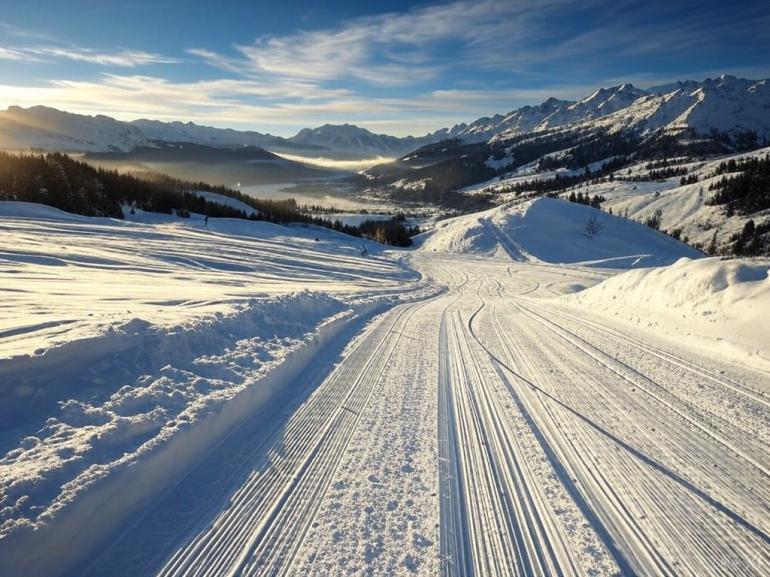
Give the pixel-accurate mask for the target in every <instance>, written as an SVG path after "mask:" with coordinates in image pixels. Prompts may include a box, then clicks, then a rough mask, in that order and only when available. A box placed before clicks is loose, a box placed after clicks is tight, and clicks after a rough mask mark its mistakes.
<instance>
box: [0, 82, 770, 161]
mask: <svg viewBox="0 0 770 577" xmlns="http://www.w3.org/2000/svg"><path fill="white" fill-rule="evenodd" d="M562 128H578V129H581V130H592V129H601V130H604V131H608V132H610V133H617V132H622V131H635V132H637V133H640V134H644V133H649V132H651V131H656V130H662V131H667V132H675V133H681V132H682V130H689V132H694V133H696V134H701V135H709V134H710V133H711V132H712V131H713V130H717V131H719V132H722V133H745V132H755V133H756V134H757V136H758V138H759V140H760V143H761V141H763V140H770V84H769V82H768V80H758V81H757V80H746V79H740V78H735V77H733V76H727V75H722V76H720V77H719V78H716V79H707V80H704V81H703V82H697V81H691V80H688V81H683V82H676V83H672V84H666V85H662V86H657V87H652V88H650V89H647V90H644V89H640V88H637V87H635V86H633V85H631V84H627V83H626V84H620V85H617V86H613V87H610V88H600V89H598V90H596V91H595V92H594V93H593V94H591V95H590V96H587V97H586V98H583V99H580V100H577V101H567V100H559V99H556V98H549V99H548V100H546V101H545V102H543V103H541V104H538V105H536V106H523V107H521V108H518V109H516V110H513V111H511V112H509V113H508V114H497V115H494V116H492V117H483V118H479V119H478V120H475V121H474V122H471V123H470V124H465V123H463V124H458V125H455V126H453V127H452V128H446V129H441V130H438V131H436V132H433V133H431V134H426V135H424V136H421V137H413V136H407V137H403V138H399V137H395V136H390V135H386V134H375V133H373V132H371V131H369V130H367V129H365V128H361V127H358V126H354V125H351V124H342V125H331V124H325V125H323V126H320V127H318V128H305V129H302V130H301V131H300V132H299V133H298V134H296V135H295V136H293V137H291V138H282V137H279V136H273V135H270V134H263V133H260V132H254V131H239V130H233V129H222V128H213V127H208V126H200V125H197V124H193V123H191V122H186V123H184V122H161V121H158V120H147V119H142V120H135V121H133V122H121V121H118V120H115V119H114V118H110V117H108V116H102V115H99V116H84V115H79V114H72V113H68V112H63V111H60V110H56V109H53V108H48V107H43V106H34V107H31V108H26V109H24V108H20V107H18V106H12V107H10V108H9V109H8V110H7V111H4V112H0V147H2V148H11V149H27V148H41V149H45V150H63V151H73V152H85V151H90V152H115V151H124V152H126V151H129V150H132V149H133V148H135V147H137V146H146V145H151V144H152V143H153V142H190V143H194V144H200V145H204V146H212V147H219V148H237V147H241V146H258V147H261V148H267V149H269V150H274V151H279V152H297V151H308V152H310V151H312V153H313V154H315V155H318V156H332V157H333V156H334V155H335V153H340V154H346V155H350V154H357V155H382V156H401V155H404V154H406V153H408V152H411V151H413V150H416V149H418V148H420V147H421V146H424V145H427V144H431V143H434V142H438V141H441V140H444V139H447V138H456V139H460V140H461V141H463V142H466V143H477V142H485V141H488V140H491V139H494V140H497V141H500V140H506V139H510V138H514V137H516V136H518V135H521V134H526V133H529V132H533V133H540V132H545V131H552V130H557V129H562Z"/></svg>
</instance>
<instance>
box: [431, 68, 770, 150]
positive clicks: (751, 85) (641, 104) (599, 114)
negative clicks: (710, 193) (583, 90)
mask: <svg viewBox="0 0 770 577" xmlns="http://www.w3.org/2000/svg"><path fill="white" fill-rule="evenodd" d="M567 126H579V127H580V128H592V127H596V128H603V129H609V131H610V132H619V131H623V130H635V131H638V132H650V131H653V130H659V129H662V130H665V131H673V132H679V131H681V130H683V129H691V130H692V131H694V132H695V133H697V134H702V135H707V134H710V133H711V132H712V130H717V131H719V132H728V133H729V132H734V133H739V132H756V133H757V135H758V137H759V138H760V139H762V138H770V83H769V82H768V80H759V81H757V80H746V79H741V78H735V77H734V76H728V75H722V76H720V77H719V78H716V79H707V80H704V81H703V82H697V81H692V80H688V81H683V82H676V83H672V84H666V85H662V86H657V87H652V88H650V89H647V90H645V89H641V88H637V87H635V86H633V85H631V84H621V85H618V86H613V87H611V88H600V89H599V90H597V91H596V92H594V93H593V94H591V95H590V96H588V97H586V98H583V99H581V100H578V101H574V102H573V101H565V100H557V99H555V98H549V99H548V100H546V101H545V102H543V103H542V104H539V105H537V106H524V107H522V108H518V109H516V110H514V111H512V112H509V113H508V114H506V115H495V116H493V117H491V118H488V117H485V118H480V119H478V120H476V121H475V122H472V123H471V124H468V125H466V124H459V125H456V126H454V127H453V128H452V129H450V130H449V131H447V132H446V134H447V137H450V138H459V139H461V140H463V141H464V142H483V141H486V140H489V139H491V138H495V139H497V140H504V139H507V138H512V137H515V136H517V135H520V134H525V133H527V132H540V131H545V130H551V129H557V128H562V127H567Z"/></svg>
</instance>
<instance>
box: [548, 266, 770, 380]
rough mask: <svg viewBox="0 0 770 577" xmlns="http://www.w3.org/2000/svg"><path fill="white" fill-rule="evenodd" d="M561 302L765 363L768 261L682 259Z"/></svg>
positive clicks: (769, 347) (769, 356) (769, 350)
mask: <svg viewBox="0 0 770 577" xmlns="http://www.w3.org/2000/svg"><path fill="white" fill-rule="evenodd" d="M562 300H563V301H564V302H566V303H572V304H576V305H580V306H581V308H583V309H588V308H590V309H592V310H601V311H603V313H604V314H609V315H613V316H615V317H618V318H621V319H623V320H625V321H627V322H631V323H635V324H637V325H642V326H647V327H648V328H650V329H653V330H655V331H656V332H660V331H663V332H666V333H668V334H669V335H671V336H676V337H677V338H684V337H686V336H694V337H696V338H698V339H699V340H700V341H702V342H703V343H704V344H706V345H708V344H711V345H712V346H713V348H714V349H715V350H718V351H719V354H720V355H724V354H726V353H727V349H733V353H736V352H739V353H742V355H741V356H743V355H746V354H748V355H750V356H755V359H756V357H757V356H758V357H759V358H760V359H762V360H763V361H765V362H770V323H767V322H765V321H764V319H767V318H768V315H770V262H768V261H745V260H731V261H723V260H719V259H718V258H704V259H699V260H691V259H689V258H682V259H680V260H678V261H677V262H676V263H675V264H673V265H671V266H667V267H660V268H651V269H646V270H634V271H628V272H625V273H623V274H620V275H618V276H615V277H613V278H610V279H608V280H605V281H604V282H602V283H600V284H598V285H596V286H594V287H592V288H590V289H587V290H585V291H583V292H581V293H578V294H574V295H569V296H566V297H563V299H562ZM650 319H654V320H652V321H651V320H650ZM728 343H729V345H728ZM768 366H770V365H768Z"/></svg>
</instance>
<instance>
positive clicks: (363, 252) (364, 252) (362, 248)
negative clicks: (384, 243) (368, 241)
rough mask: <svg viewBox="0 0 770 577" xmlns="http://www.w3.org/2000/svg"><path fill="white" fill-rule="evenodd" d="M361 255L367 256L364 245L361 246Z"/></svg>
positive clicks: (367, 252)
mask: <svg viewBox="0 0 770 577" xmlns="http://www.w3.org/2000/svg"><path fill="white" fill-rule="evenodd" d="M361 256H369V251H368V250H366V247H365V246H362V247H361Z"/></svg>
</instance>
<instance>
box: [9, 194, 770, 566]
mask: <svg viewBox="0 0 770 577" xmlns="http://www.w3.org/2000/svg"><path fill="white" fill-rule="evenodd" d="M0 235H2V238H3V241H4V242H3V247H2V250H0V294H2V295H3V300H2V304H1V305H0V307H2V308H0V574H2V575H3V576H5V575H13V576H14V577H69V576H72V577H102V576H105V575H109V576H110V577H137V576H139V577H151V576H165V577H171V576H181V575H184V576H185V577H205V576H213V575H240V576H243V577H258V576H264V575H282V576H288V575H292V576H294V575H298V576H307V577H310V576H318V575H336V574H339V573H340V572H341V571H342V572H344V573H361V574H371V575H412V574H417V575H436V574H439V573H441V572H442V570H445V571H446V572H447V573H448V574H452V575H461V574H470V573H471V572H472V568H473V567H484V568H485V571H484V574H488V575H490V576H491V577H509V576H510V575H516V574H521V575H546V574H549V573H553V574H559V575H565V576H569V577H582V576H584V575H592V576H595V577H616V576H617V575H659V574H668V573H671V571H669V569H670V568H674V567H675V568H677V569H676V571H675V572H676V573H677V574H680V573H681V574H683V575H697V576H698V577H724V575H725V567H729V568H730V569H729V571H730V575H731V577H733V576H735V577H758V576H760V575H765V574H767V572H768V571H770V558H768V557H767V556H766V555H765V551H766V539H765V537H766V535H767V532H768V530H769V528H768V520H767V516H766V515H765V514H764V512H765V510H766V507H765V504H766V503H767V502H768V500H769V499H770V484H768V483H767V482H766V481H767V478H768V476H769V475H770V462H768V454H770V453H768V451H767V447H768V443H770V426H769V424H770V423H769V421H770V417H769V416H768V412H767V407H768V406H770V389H769V388H768V382H770V381H769V380H768V371H769V370H770V359H768V350H767V339H768V337H769V336H770V335H768V334H767V331H766V330H764V326H762V327H760V328H759V329H756V328H755V325H756V323H757V319H761V318H763V317H764V316H766V315H767V313H768V307H769V306H770V304H769V303H768V295H770V290H769V288H770V285H769V284H768V283H770V279H768V276H767V271H768V267H770V264H768V263H767V262H765V261H734V262H723V261H718V260H715V259H699V258H697V257H698V256H699V255H698V254H697V253H696V252H695V251H693V250H692V249H689V248H687V247H686V246H684V245H682V244H680V243H678V242H677V241H674V240H673V239H671V238H669V237H666V236H664V235H662V234H660V233H658V232H656V231H654V230H652V229H650V228H648V227H644V226H641V225H639V224H637V223H633V222H631V221H628V220H624V219H621V218H617V217H614V216H611V215H608V214H606V213H602V212H599V211H597V210H595V209H592V208H588V207H586V206H583V205H579V204H575V203H569V202H566V201H563V200H558V199H551V198H541V199H538V200H535V201H532V202H526V203H519V204H518V205H509V206H504V207H499V208H496V209H493V210H489V211H486V212H483V213H480V214H475V215H467V216H463V217H459V218H455V219H451V220H447V221H441V222H439V223H438V224H437V226H436V228H435V230H433V231H431V232H429V233H426V234H425V235H424V236H423V237H422V238H421V239H420V243H419V246H418V247H417V249H416V250H411V251H404V252H396V251H384V250H383V249H382V247H379V246H378V245H376V244H375V243H371V242H365V241H364V242H362V241H359V240H357V239H353V238H350V237H345V236H342V235H339V234H337V233H334V232H330V231H328V230H321V229H315V228H303V227H282V226H277V225H271V224H266V223H260V222H250V221H242V220H238V221H231V220H217V219H209V222H208V227H206V225H205V222H204V221H203V219H202V218H201V217H200V216H199V215H193V216H192V217H191V218H190V219H174V218H172V217H170V216H166V215H161V214H157V213H152V214H150V213H143V212H141V211H139V212H137V213H136V214H133V215H131V214H129V215H127V221H115V220H109V219H103V218H85V217H77V216H73V215H69V214H66V213H61V212H59V211H56V210H53V209H51V208H48V207H45V206H41V205H29V204H23V203H13V202H9V203H0ZM362 245H363V247H366V248H367V250H368V253H369V254H368V256H364V255H362V254H361V253H362ZM681 257H690V258H681ZM666 263H674V264H672V265H670V266H663V267H659V268H646V267H649V266H650V265H660V264H666ZM629 268H634V269H636V270H631V271H627V272H624V269H629ZM564 295H571V296H564ZM719 339H722V340H719ZM704 343H705V344H706V345H708V346H704ZM512 552H515V554H512Z"/></svg>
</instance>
